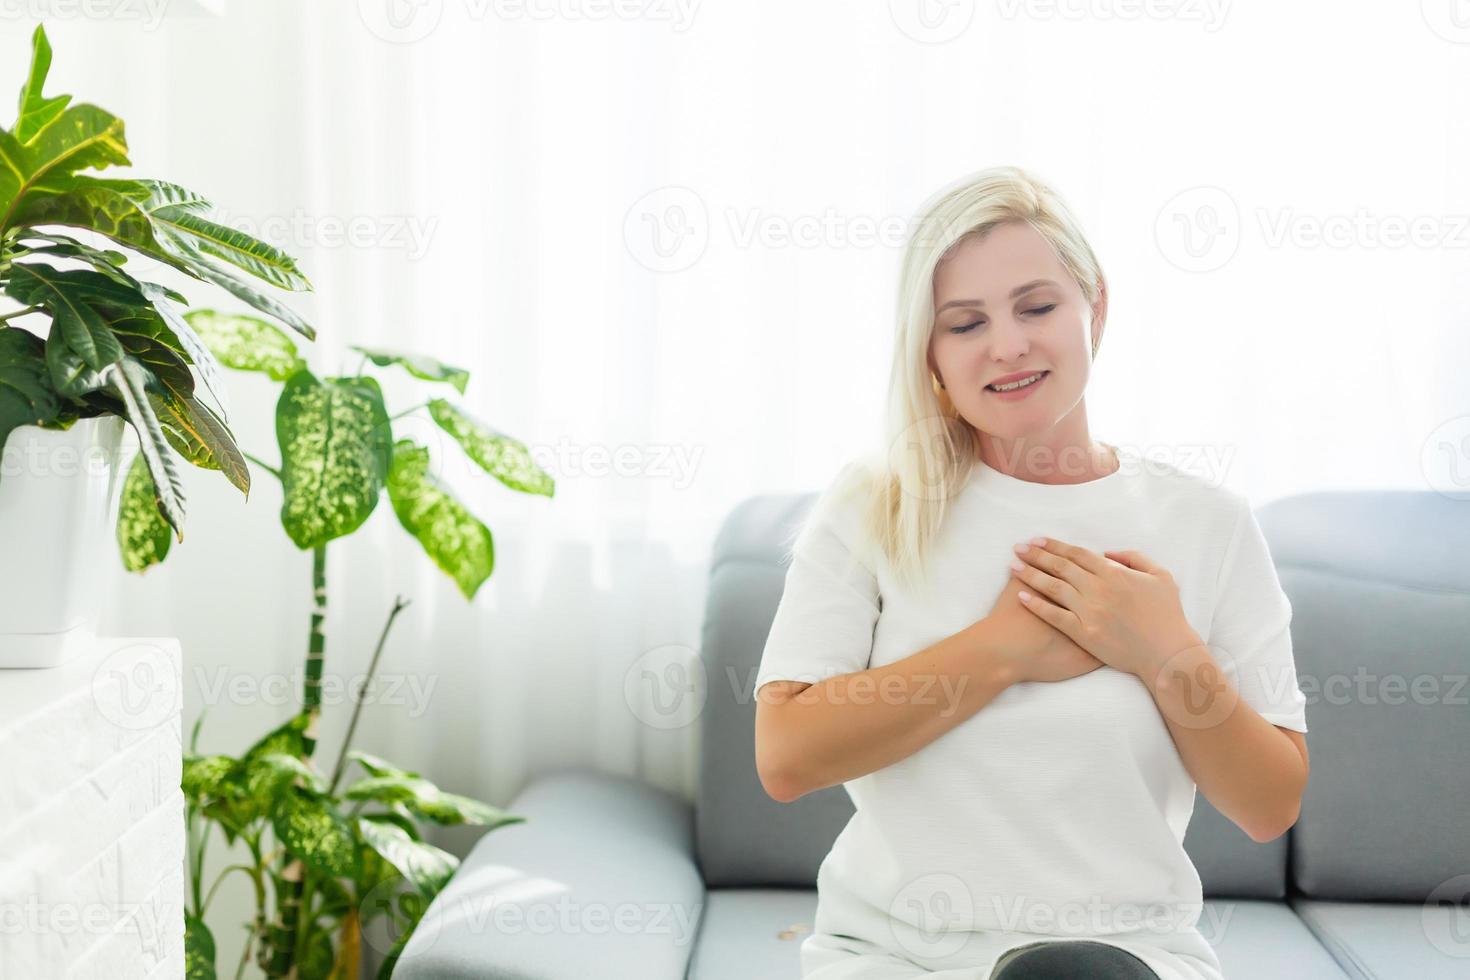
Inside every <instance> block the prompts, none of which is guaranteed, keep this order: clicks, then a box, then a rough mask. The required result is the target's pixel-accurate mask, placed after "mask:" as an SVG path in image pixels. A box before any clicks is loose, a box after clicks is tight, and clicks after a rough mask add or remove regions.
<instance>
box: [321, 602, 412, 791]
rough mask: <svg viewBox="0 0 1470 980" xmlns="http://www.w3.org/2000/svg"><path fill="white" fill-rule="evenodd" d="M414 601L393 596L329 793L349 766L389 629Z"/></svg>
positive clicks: (333, 789)
mask: <svg viewBox="0 0 1470 980" xmlns="http://www.w3.org/2000/svg"><path fill="white" fill-rule="evenodd" d="M412 601H413V600H412V599H405V598H403V596H401V595H400V596H394V597H393V608H392V609H391V610H389V612H388V621H387V622H385V623H384V624H383V632H381V633H379V634H378V645H377V647H376V648H374V650H373V659H372V660H370V661H369V662H368V669H367V678H366V679H365V680H364V681H363V682H362V688H361V690H359V691H358V692H357V696H356V697H355V698H353V699H352V700H353V704H352V720H351V721H350V722H348V723H347V735H346V736H345V737H344V738H343V739H342V751H341V752H340V753H338V755H337V765H336V766H335V767H333V769H332V782H331V785H330V787H329V788H328V790H327V794H328V795H332V794H335V793H336V792H337V783H338V782H340V781H341V779H342V772H343V770H345V769H346V768H347V751H348V750H349V749H350V748H351V747H352V736H353V735H354V734H356V733H357V719H358V718H359V717H360V716H361V715H362V699H363V695H364V694H366V693H367V689H368V688H369V687H371V686H372V683H373V675H375V674H376V673H377V672H378V658H379V657H381V656H382V655H383V644H384V643H385V642H387V639H388V631H389V630H391V629H392V628H393V620H395V619H397V618H398V614H399V613H401V612H403V610H404V609H406V608H408V605H409V603H410V602H412Z"/></svg>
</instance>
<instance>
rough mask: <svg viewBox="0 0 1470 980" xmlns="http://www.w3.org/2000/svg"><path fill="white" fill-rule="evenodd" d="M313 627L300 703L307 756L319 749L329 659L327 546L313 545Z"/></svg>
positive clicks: (310, 634)
mask: <svg viewBox="0 0 1470 980" xmlns="http://www.w3.org/2000/svg"><path fill="white" fill-rule="evenodd" d="M311 598H312V603H313V604H314V608H313V609H312V612H311V631H310V633H309V634H308V636H307V649H306V670H305V678H304V679H303V680H302V682H301V707H302V710H303V711H305V712H306V713H307V714H308V715H309V716H310V718H309V719H308V721H307V724H306V731H305V732H303V733H302V741H303V743H304V747H305V750H306V751H305V755H306V757H307V758H308V759H310V758H311V754H312V753H313V752H315V751H316V723H317V719H318V718H320V717H321V713H322V662H323V661H324V660H325V659H326V647H327V637H326V634H325V633H324V632H323V629H322V624H323V623H324V622H326V619H327V546H326V545H324V544H319V545H317V546H316V547H315V548H313V549H311Z"/></svg>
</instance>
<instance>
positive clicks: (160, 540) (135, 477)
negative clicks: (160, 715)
mask: <svg viewBox="0 0 1470 980" xmlns="http://www.w3.org/2000/svg"><path fill="white" fill-rule="evenodd" d="M172 543H173V532H172V531H170V530H169V526H168V522H167V521H165V520H164V519H163V515H162V514H160V513H159V511H158V497H157V494H156V493H155V491H154V489H153V477H152V476H150V475H149V473H148V464H147V462H146V461H145V460H144V459H143V456H142V454H141V453H140V454H138V455H137V456H134V457H133V462H132V465H130V466H129V467H128V475H127V478H126V479H124V480H123V487H122V499H121V501H120V503H119V504H118V509H117V544H118V548H119V550H120V552H121V554H122V563H123V568H125V569H127V570H128V571H130V572H141V571H143V570H144V569H145V568H147V567H148V566H150V565H156V564H158V563H159V562H161V561H163V560H164V559H165V558H167V557H168V549H169V545H170V544H172ZM220 758H223V757H220Z"/></svg>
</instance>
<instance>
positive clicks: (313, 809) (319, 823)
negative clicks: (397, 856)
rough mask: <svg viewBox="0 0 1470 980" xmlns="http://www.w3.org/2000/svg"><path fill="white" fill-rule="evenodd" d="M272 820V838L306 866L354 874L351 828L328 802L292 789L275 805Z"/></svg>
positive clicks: (355, 852)
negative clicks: (273, 836) (274, 835)
mask: <svg viewBox="0 0 1470 980" xmlns="http://www.w3.org/2000/svg"><path fill="white" fill-rule="evenodd" d="M272 817H273V819H272V821H271V827H272V829H274V830H275V832H276V839H277V840H279V841H280V842H281V844H282V845H284V846H285V848H286V850H287V851H289V852H290V853H291V854H293V855H295V856H296V857H298V858H300V859H301V860H302V861H303V862H305V863H306V866H307V867H309V868H311V869H312V870H313V871H316V872H318V873H320V874H324V875H341V876H344V877H355V876H356V875H357V872H358V864H357V842H356V840H355V839H354V838H353V836H352V825H351V824H349V823H348V822H347V819H346V818H345V817H343V816H342V814H340V813H338V812H337V810H336V808H335V807H333V806H332V804H331V801H329V800H327V799H325V798H323V797H318V796H312V795H310V794H309V793H305V792H303V791H301V790H298V789H293V790H291V791H290V792H288V793H285V794H283V795H282V796H281V798H280V799H279V800H278V801H277V802H276V808H275V813H274V814H273V815H272Z"/></svg>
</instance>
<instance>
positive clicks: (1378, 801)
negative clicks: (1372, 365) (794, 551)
mask: <svg viewBox="0 0 1470 980" xmlns="http://www.w3.org/2000/svg"><path fill="white" fill-rule="evenodd" d="M814 499H815V497H814V495H798V496H781V497H777V496H765V497H756V498H752V499H750V500H747V501H745V502H744V503H742V504H741V505H740V506H739V507H738V508H737V509H736V510H735V511H734V512H733V513H732V514H731V515H730V517H729V518H728V519H727V520H726V522H725V524H724V526H723V528H722V529H721V532H720V534H719V537H718V539H717V542H716V545H715V549H714V554H713V556H712V562H711V566H710V581H709V597H708V604H707V607H706V615H705V622H704V635H703V642H702V651H701V656H702V658H703V663H704V666H705V669H706V681H707V683H706V691H707V701H706V703H705V704H704V707H703V710H702V711H701V712H700V714H699V722H698V723H699V724H700V725H701V726H702V733H701V734H702V737H701V743H702V749H701V762H702V769H701V777H700V780H699V789H698V793H697V797H696V799H695V801H694V803H693V805H690V804H689V803H688V802H686V801H685V800H683V799H680V798H675V797H674V796H671V795H670V794H668V793H666V792H663V791H660V790H657V789H654V788H652V787H650V786H647V785H645V784H642V783H640V782H638V781H635V780H631V779H628V778H625V777H621V776H615V775H608V774H605V773H599V772H595V771H591V770H586V769H562V770H556V771H551V772H548V773H545V774H543V775H541V776H538V777H537V778H535V779H533V780H532V782H531V783H530V785H528V786H527V787H526V788H525V790H524V791H523V792H522V793H521V794H520V795H519V796H517V797H516V799H515V800H514V801H513V803H512V804H511V809H512V810H514V811H515V812H516V813H519V814H523V815H525V816H526V817H528V818H529V819H528V822H526V823H525V824H518V825H514V826H510V827H506V828H503V829H501V830H498V831H496V832H495V833H493V834H489V835H486V836H485V837H483V838H482V839H481V840H480V842H479V844H478V845H477V846H476V847H475V848H474V850H473V851H472V853H471V854H470V855H469V856H468V858H467V859H466V861H465V863H464V866H463V868H462V870H461V871H460V873H459V875H458V876H457V877H456V879H455V880H454V881H453V882H452V883H451V884H450V886H449V887H448V888H447V889H446V890H445V891H444V893H442V894H441V895H440V897H439V898H438V899H437V900H436V901H435V902H434V904H433V905H432V906H431V908H430V910H429V911H428V913H427V914H426V916H425V918H424V921H423V922H422V923H421V924H420V927H419V931H418V932H417V933H416V935H415V937H414V939H413V940H412V941H411V942H410V943H409V945H408V947H407V948H406V949H405V951H404V956H403V958H402V959H401V960H400V961H399V965H398V969H397V971H396V973H395V976H396V977H399V978H404V980H447V978H457V977H465V978H470V977H474V978H487V980H488V978H506V980H509V978H516V980H587V978H597V980H614V978H628V980H682V978H690V980H788V978H792V980H794V978H796V977H797V976H798V975H799V963H800V961H799V952H798V949H799V946H800V943H801V941H802V939H803V938H805V936H806V935H807V934H808V932H809V930H810V928H811V923H812V919H813V913H814V910H815V905H816V892H815V889H814V883H815V880H816V872H817V867H818V864H819V863H820V861H821V859H822V858H823V856H824V855H825V854H826V852H827V850H828V848H829V847H830V845H831V843H832V840H833V839H834V838H835V836H836V835H837V833H838V831H839V830H840V829H841V828H842V826H843V824H844V823H845V822H846V820H847V818H848V817H849V815H850V814H851V813H852V804H851V802H850V800H849V799H848V796H847V794H846V792H845V791H844V790H843V789H842V787H833V788H830V789H827V790H823V791H821V792H818V793H813V794H809V795H808V796H805V797H803V798H801V799H799V800H797V801H796V802H794V803H791V804H782V803H778V802H776V801H774V800H772V799H771V798H769V797H768V796H767V795H766V794H765V793H764V792H763V791H762V789H761V786H760V783H759V781H758V780H757V778H756V772H755V763H754V739H753V734H752V732H753V727H752V726H753V719H754V710H755V709H754V700H753V697H752V691H751V685H752V683H753V681H754V678H755V671H756V666H757V664H758V661H759V658H760V654H761V650H762V647H763V645H764V639H765V635H766V632H767V631H768V630H769V628H770V624H771V620H772V617H773V616H774V614H775V608H776V603H777V601H778V599H779V597H780V594H781V589H782V584H783V581H784V575H785V569H784V567H783V566H782V565H781V563H780V550H781V541H782V539H783V536H784V534H785V532H786V531H787V530H788V529H790V528H791V527H792V526H793V525H794V524H795V523H796V522H798V521H800V520H801V519H802V518H803V517H804V516H805V514H806V512H807V509H808V508H809V507H810V505H811V503H812V501H813V500H814ZM1257 516H1258V519H1259V520H1260V523H1261V526H1262V528H1263V530H1264V532H1265V534H1266V535H1267V538H1268V541H1269V543H1270V545H1271V551H1272V556H1273V558H1274V559H1275V561H1276V563H1277V567H1278V570H1279V573H1280V576H1281V581H1282V584H1283V587H1284V588H1285V590H1286V592H1287V594H1288V595H1289V597H1290V598H1291V601H1292V607H1293V610H1294V616H1293V621H1292V637H1293V641H1294V645H1295V651H1296V658H1297V671H1298V676H1299V677H1300V678H1301V683H1302V689H1303V691H1304V692H1305V693H1306V695H1307V700H1308V705H1307V725H1308V728H1309V729H1310V732H1309V733H1308V735H1307V740H1308V748H1309V750H1310V753H1311V763H1312V777H1311V782H1310V785H1309V786H1308V789H1307V793H1306V799H1305V801H1304V803H1303V806H1302V812H1301V817H1300V819H1299V820H1298V821H1297V823H1296V825H1295V826H1294V827H1293V828H1292V829H1291V830H1290V831H1289V832H1288V833H1287V834H1286V835H1284V836H1282V837H1280V838H1277V839H1276V840H1273V841H1270V842H1269V843H1265V844H1258V843H1255V842H1253V841H1252V840H1251V839H1250V838H1249V837H1247V836H1246V834H1245V833H1244V832H1242V831H1241V830H1239V829H1238V828H1237V827H1236V826H1235V825H1234V824H1232V823H1230V822H1229V821H1227V820H1226V819H1225V818H1224V817H1222V816H1221V815H1220V814H1219V812H1217V811H1216V810H1215V808H1214V807H1213V806H1211V804H1210V803H1209V801H1208V800H1206V799H1205V797H1204V795H1203V794H1198V795H1197V797H1196V799H1197V805H1196V809H1195V813H1194V817H1193V819H1192V821H1191V823H1190V826H1189V831H1188V834H1187V836H1186V838H1185V846H1186V848H1187V849H1188V851H1189V853H1190V856H1191V857H1192V859H1193V860H1194V862H1195V864H1196V866H1197V867H1198V869H1199V871H1200V875H1201V878H1202V880H1203V882H1204V888H1205V896H1206V899H1207V902H1206V910H1205V913H1204V914H1203V915H1202V916H1201V919H1200V929H1201V931H1202V932H1203V933H1204V934H1205V936H1206V938H1207V939H1209V941H1210V942H1211V943H1212V945H1214V946H1215V948H1216V950H1217V952H1218V954H1219V956H1220V960H1221V963H1222V965H1223V966H1224V970H1225V976H1226V977H1227V980H1276V978H1283V980H1284V978H1291V980H1316V978H1322V980H1329V978H1343V977H1351V978H1359V980H1365V978H1378V980H1451V978H1456V980H1466V978H1470V706H1467V700H1470V685H1466V683H1465V677H1466V674H1467V672H1470V502H1466V501H1455V500H1452V499H1450V498H1448V497H1445V496H1441V495H1439V494H1435V493H1429V492H1423V493H1411V492H1357V493H1313V494H1304V495H1300V496H1296V497H1290V498H1287V499H1283V500H1278V501H1275V502H1273V503H1271V504H1269V505H1267V506H1265V507H1263V508H1260V509H1259V510H1258V512H1257ZM982 710H983V709H982Z"/></svg>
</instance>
